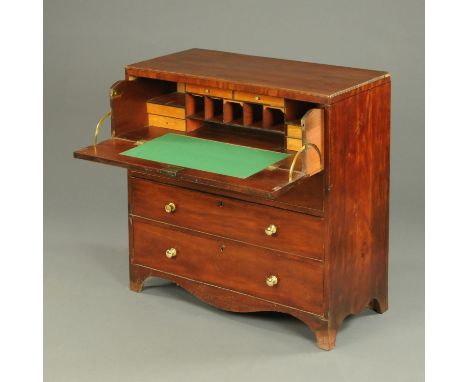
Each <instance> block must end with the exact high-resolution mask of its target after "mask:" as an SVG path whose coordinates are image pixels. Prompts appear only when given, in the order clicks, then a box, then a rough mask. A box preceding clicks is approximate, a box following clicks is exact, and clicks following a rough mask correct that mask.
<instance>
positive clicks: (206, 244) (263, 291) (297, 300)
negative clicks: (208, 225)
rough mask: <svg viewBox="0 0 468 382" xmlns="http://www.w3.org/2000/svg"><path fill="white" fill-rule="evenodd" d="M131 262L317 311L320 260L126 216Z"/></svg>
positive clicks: (320, 295)
mask: <svg viewBox="0 0 468 382" xmlns="http://www.w3.org/2000/svg"><path fill="white" fill-rule="evenodd" d="M131 228H132V235H133V236H132V239H133V240H132V242H133V251H132V257H131V261H132V264H139V265H143V266H147V267H149V268H153V269H157V270H160V271H163V272H167V273H171V274H174V275H178V276H183V277H187V278H190V279H193V280H197V281H202V282H205V283H209V284H212V285H217V286H220V287H223V288H227V289H231V290H235V291H238V292H242V293H246V294H249V295H252V296H255V297H259V298H263V299H266V300H269V301H273V302H277V303H283V304H285V305H289V306H294V307H296V308H299V309H303V310H306V311H309V312H313V313H317V314H321V313H322V311H323V308H322V303H323V273H322V263H320V262H318V261H314V260H308V259H304V258H301V257H297V256H292V255H285V254H280V253H277V252H275V251H270V250H268V249H265V248H260V247H255V246H249V245H246V244H242V243H239V242H236V241H232V240H228V239H222V238H217V237H215V236H209V235H204V234H200V233H194V232H190V231H187V230H184V229H181V228H176V227H172V226H169V225H166V224H163V223H156V222H152V221H149V220H146V221H145V220H144V219H140V218H133V219H132V225H131Z"/></svg>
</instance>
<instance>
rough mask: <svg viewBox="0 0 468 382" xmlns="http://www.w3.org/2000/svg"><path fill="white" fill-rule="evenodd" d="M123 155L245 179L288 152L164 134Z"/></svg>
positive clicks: (284, 156) (280, 158)
mask: <svg viewBox="0 0 468 382" xmlns="http://www.w3.org/2000/svg"><path fill="white" fill-rule="evenodd" d="M121 155H126V156H131V157H135V158H140V159H146V160H151V161H155V162H160V163H167V164H170V165H174V166H180V167H186V168H192V169H195V170H202V171H207V172H212V173H215V174H221V175H227V176H233V177H236V178H241V179H245V178H248V177H249V176H251V175H253V174H256V173H257V172H259V171H262V170H263V169H265V168H266V167H268V166H271V165H272V164H274V163H276V162H279V161H281V160H283V159H285V158H286V157H288V155H289V154H285V153H280V152H276V151H269V150H262V149H255V148H252V147H246V146H239V145H234V144H230V143H223V142H216V141H211V140H209V139H201V138H195V137H188V136H185V135H179V134H165V135H163V136H161V137H158V138H155V139H153V140H151V141H148V142H146V143H143V144H142V145H140V146H137V147H134V148H132V149H130V150H127V151H124V152H122V153H121Z"/></svg>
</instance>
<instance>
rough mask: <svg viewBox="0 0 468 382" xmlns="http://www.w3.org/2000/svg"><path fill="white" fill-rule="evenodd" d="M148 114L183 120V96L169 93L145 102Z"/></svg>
mask: <svg viewBox="0 0 468 382" xmlns="http://www.w3.org/2000/svg"><path fill="white" fill-rule="evenodd" d="M146 111H147V113H148V114H158V115H163V116H166V117H173V118H179V119H185V94H183V93H169V94H164V95H161V96H158V97H155V98H152V99H150V100H148V101H147V102H146Z"/></svg>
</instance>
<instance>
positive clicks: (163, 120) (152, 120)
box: [148, 114, 185, 131]
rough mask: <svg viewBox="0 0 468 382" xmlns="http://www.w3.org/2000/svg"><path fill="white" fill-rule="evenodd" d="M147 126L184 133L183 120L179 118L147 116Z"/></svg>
mask: <svg viewBox="0 0 468 382" xmlns="http://www.w3.org/2000/svg"><path fill="white" fill-rule="evenodd" d="M148 125H149V126H156V127H164V128H166V129H172V130H178V131H185V120H184V119H179V118H172V117H166V116H163V115H156V114H148Z"/></svg>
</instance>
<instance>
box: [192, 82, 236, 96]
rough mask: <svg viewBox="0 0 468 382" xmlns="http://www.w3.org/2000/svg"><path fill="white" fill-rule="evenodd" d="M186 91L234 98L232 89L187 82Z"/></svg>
mask: <svg viewBox="0 0 468 382" xmlns="http://www.w3.org/2000/svg"><path fill="white" fill-rule="evenodd" d="M185 91H186V92H187V93H195V94H203V95H207V96H212V97H220V98H232V90H224V89H217V88H211V87H208V86H200V85H192V84H186V85H185Z"/></svg>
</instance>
